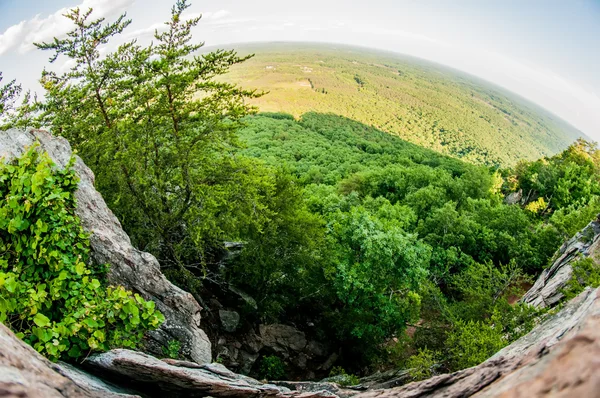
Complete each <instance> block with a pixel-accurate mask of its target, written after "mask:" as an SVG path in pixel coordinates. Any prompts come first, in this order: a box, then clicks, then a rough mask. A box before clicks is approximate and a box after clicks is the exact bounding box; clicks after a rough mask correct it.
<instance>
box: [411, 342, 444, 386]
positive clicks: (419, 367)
mask: <svg viewBox="0 0 600 398" xmlns="http://www.w3.org/2000/svg"><path fill="white" fill-rule="evenodd" d="M439 357H440V353H438V352H433V351H431V350H428V349H427V348H421V349H419V351H418V352H417V353H416V354H415V355H412V356H411V357H410V358H408V360H407V361H406V368H407V369H409V372H410V376H411V377H412V379H413V380H414V381H419V380H425V379H428V378H430V377H431V376H432V375H433V367H434V366H435V365H436V363H437V362H438V361H439V359H438V358H439Z"/></svg>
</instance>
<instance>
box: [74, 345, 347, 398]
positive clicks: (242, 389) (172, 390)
mask: <svg viewBox="0 0 600 398" xmlns="http://www.w3.org/2000/svg"><path fill="white" fill-rule="evenodd" d="M84 365H85V366H86V367H88V368H90V369H93V370H94V371H99V372H101V373H104V374H105V375H106V376H107V377H115V378H116V380H127V383H128V384H129V385H130V386H136V388H138V389H139V390H140V391H142V392H143V393H145V394H148V395H151V396H156V397H191V398H193V397H206V396H210V397H240V398H242V397H278V398H284V397H298V398H318V397H335V396H336V395H335V394H333V393H331V392H328V391H325V390H317V391H291V390H290V389H289V388H286V387H281V386H276V385H274V384H263V383H261V382H259V381H257V380H254V379H252V378H250V377H247V376H242V375H239V374H236V373H233V372H231V371H229V370H228V369H227V368H225V367H224V366H222V365H220V364H204V365H198V364H196V363H194V362H186V361H176V360H167V359H166V360H162V361H161V360H159V359H157V358H154V357H152V356H150V355H147V354H143V353H140V352H136V351H130V350H112V351H109V352H106V353H103V354H98V355H94V356H92V357H90V358H88V359H87V360H86V361H85V363H84Z"/></svg>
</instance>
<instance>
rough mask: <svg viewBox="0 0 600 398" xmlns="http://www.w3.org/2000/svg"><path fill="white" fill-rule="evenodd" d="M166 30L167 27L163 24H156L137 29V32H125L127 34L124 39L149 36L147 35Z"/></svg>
mask: <svg viewBox="0 0 600 398" xmlns="http://www.w3.org/2000/svg"><path fill="white" fill-rule="evenodd" d="M166 29H167V25H165V23H164V22H157V23H155V24H152V25H150V26H148V27H147V28H143V29H137V30H133V31H131V32H127V34H125V39H131V38H134V37H143V36H149V35H153V34H154V32H155V31H157V30H158V31H162V30H166Z"/></svg>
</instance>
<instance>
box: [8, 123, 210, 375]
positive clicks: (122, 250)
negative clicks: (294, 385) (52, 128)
mask: <svg viewBox="0 0 600 398" xmlns="http://www.w3.org/2000/svg"><path fill="white" fill-rule="evenodd" d="M36 141H39V142H40V144H41V149H42V150H44V151H47V152H48V153H49V154H50V156H51V157H52V159H53V160H54V162H55V163H56V164H57V166H58V167H64V166H65V165H66V164H67V162H68V161H69V158H70V157H71V154H72V151H71V147H70V145H69V143H68V142H67V140H65V139H64V138H61V137H53V136H52V135H51V134H50V133H48V132H45V131H41V130H29V131H24V130H8V131H3V132H0V158H1V157H5V158H7V159H10V158H13V157H16V156H19V155H21V154H22V153H23V152H24V151H25V149H26V147H29V146H31V145H33V144H34V143H35V142H36ZM74 167H75V170H76V172H77V175H78V176H79V178H80V182H79V188H78V190H77V192H76V195H75V196H76V199H77V215H78V216H79V218H80V219H81V222H82V225H83V227H84V229H85V230H86V231H88V232H90V233H91V237H90V244H91V248H92V251H91V256H92V260H93V261H95V262H97V263H100V264H105V263H108V264H110V265H111V267H110V273H109V281H110V282H111V283H112V284H116V285H122V286H124V287H126V288H127V289H130V290H132V291H134V292H137V293H139V294H140V295H142V296H143V297H144V298H145V299H146V300H152V301H154V302H155V303H156V305H157V308H158V309H159V310H160V311H161V312H162V313H163V315H164V316H165V319H166V320H165V322H164V323H163V325H162V326H161V327H160V328H159V329H158V330H156V331H153V332H150V333H149V336H148V337H149V339H148V346H147V349H148V350H150V351H152V352H155V353H157V354H159V353H161V352H162V347H163V346H166V345H167V343H168V342H169V341H170V340H178V341H179V342H180V343H181V354H182V355H184V356H185V357H187V358H190V359H192V360H194V361H196V362H198V363H206V362H210V360H211V346H210V341H209V339H208V337H207V336H206V334H205V333H204V331H203V330H202V329H201V328H200V311H201V309H202V308H201V307H200V305H199V304H198V302H197V301H196V300H195V299H194V297H193V296H192V295H191V294H189V293H187V292H185V291H183V290H181V289H179V288H178V287H176V286H175V285H173V284H172V283H171V282H169V281H168V280H167V279H166V278H165V276H164V275H163V274H162V273H161V272H160V266H159V264H158V261H157V260H156V258H155V257H154V256H152V255H151V254H149V253H145V252H141V251H139V250H137V249H135V248H134V247H133V246H132V245H131V241H130V240H129V237H128V236H127V234H126V233H125V231H123V229H122V228H121V224H120V223H119V221H118V220H117V218H116V217H115V216H114V214H113V213H112V212H111V211H110V209H109V208H108V207H107V206H106V203H105V202H104V199H102V196H101V195H100V193H98V192H97V191H96V189H95V188H94V174H93V173H92V171H91V170H90V169H89V168H88V167H87V166H86V165H85V164H84V163H83V161H82V160H81V159H80V158H79V157H77V161H76V163H75V166H74Z"/></svg>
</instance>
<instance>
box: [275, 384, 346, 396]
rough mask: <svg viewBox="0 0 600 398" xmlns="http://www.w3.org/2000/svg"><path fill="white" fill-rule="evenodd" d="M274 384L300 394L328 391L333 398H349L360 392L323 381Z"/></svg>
mask: <svg viewBox="0 0 600 398" xmlns="http://www.w3.org/2000/svg"><path fill="white" fill-rule="evenodd" d="M273 384H275V385H278V386H281V387H287V388H289V389H291V390H293V391H300V392H318V391H328V392H330V393H332V394H333V396H336V397H339V398H348V397H352V396H355V395H356V394H358V391H356V390H352V389H349V388H342V387H340V386H339V385H337V384H335V383H327V382H322V381H318V382H313V381H274V382H273Z"/></svg>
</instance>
